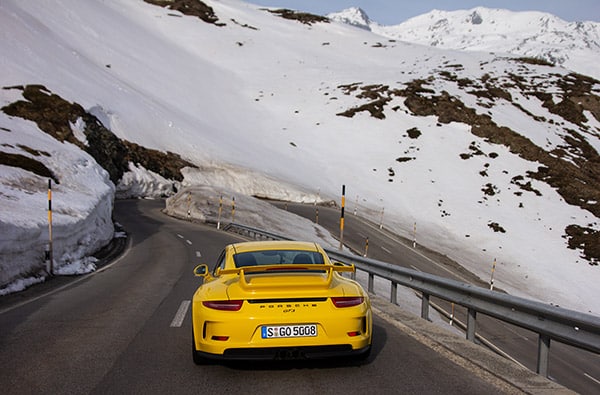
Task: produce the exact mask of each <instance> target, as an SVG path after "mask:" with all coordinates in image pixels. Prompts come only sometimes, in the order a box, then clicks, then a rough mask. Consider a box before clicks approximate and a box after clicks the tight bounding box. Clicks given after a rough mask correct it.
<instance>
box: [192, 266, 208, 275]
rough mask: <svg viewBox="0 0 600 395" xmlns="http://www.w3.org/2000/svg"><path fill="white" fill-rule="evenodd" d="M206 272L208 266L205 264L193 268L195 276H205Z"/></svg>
mask: <svg viewBox="0 0 600 395" xmlns="http://www.w3.org/2000/svg"><path fill="white" fill-rule="evenodd" d="M207 274H208V266H207V265H204V264H202V265H198V266H196V267H195V268H194V276H196V277H206V275H207Z"/></svg>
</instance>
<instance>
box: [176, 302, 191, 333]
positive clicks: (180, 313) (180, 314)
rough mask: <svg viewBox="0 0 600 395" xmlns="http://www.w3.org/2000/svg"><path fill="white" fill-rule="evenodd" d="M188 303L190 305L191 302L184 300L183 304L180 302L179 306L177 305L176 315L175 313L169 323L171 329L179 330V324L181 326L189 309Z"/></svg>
mask: <svg viewBox="0 0 600 395" xmlns="http://www.w3.org/2000/svg"><path fill="white" fill-rule="evenodd" d="M190 303H191V301H189V300H184V301H183V302H181V305H179V309H178V310H177V313H175V317H174V318H173V321H171V328H179V327H180V326H181V324H183V320H184V318H185V315H186V314H187V311H188V309H189V307H190Z"/></svg>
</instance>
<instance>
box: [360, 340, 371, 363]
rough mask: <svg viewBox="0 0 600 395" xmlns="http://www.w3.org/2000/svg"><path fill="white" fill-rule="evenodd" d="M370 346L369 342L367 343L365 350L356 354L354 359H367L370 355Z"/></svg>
mask: <svg viewBox="0 0 600 395" xmlns="http://www.w3.org/2000/svg"><path fill="white" fill-rule="evenodd" d="M372 347H373V346H372V345H371V344H369V348H368V349H367V350H366V351H365V352H363V353H362V354H358V355H357V356H356V359H357V360H358V361H361V362H363V361H366V360H367V359H369V357H370V356H371V348H372Z"/></svg>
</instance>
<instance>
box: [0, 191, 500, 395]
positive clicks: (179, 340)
mask: <svg viewBox="0 0 600 395" xmlns="http://www.w3.org/2000/svg"><path fill="white" fill-rule="evenodd" d="M163 205H164V203H163V202H161V201H148V200H135V201H117V202H116V206H115V214H114V215H115V219H116V220H117V221H118V222H119V223H120V224H122V225H123V227H124V228H125V230H126V231H127V232H128V234H129V238H128V246H127V248H126V250H125V252H124V253H123V255H121V256H120V257H119V258H118V259H116V260H115V261H113V262H111V263H110V264H108V265H106V266H103V267H102V268H100V269H99V270H98V271H97V272H95V273H94V274H92V275H87V276H83V277H74V278H57V279H54V280H51V281H49V282H48V283H47V284H43V285H40V286H35V287H32V288H30V289H29V290H28V291H25V292H23V293H20V294H18V295H12V296H9V297H3V298H1V299H0V367H1V368H0V388H1V391H2V393H3V394H87V393H92V394H108V393H120V394H121V393H122V394H142V393H143V394H154V393H172V394H187V393H189V394H198V393H244V394H246V393H257V394H272V393H286V394H294V393H319V394H325V393H343V394H358V393H360V394H364V393H377V394H385V393H443V394H489V393H498V389H497V388H496V387H494V386H493V385H492V384H490V383H488V382H487V381H485V380H483V379H482V378H479V377H476V376H474V375H473V374H472V373H470V372H468V371H467V370H465V369H464V368H462V367H461V366H459V365H456V364H455V363H453V362H452V361H450V360H449V359H447V358H445V357H443V356H442V355H441V354H438V353H436V352H435V351H433V350H432V349H430V348H428V347H426V346H425V345H423V344H421V343H419V342H418V341H416V340H415V339H414V338H413V337H411V336H409V335H407V334H405V333H404V332H402V331H400V330H399V329H397V328H396V327H395V326H393V325H391V324H389V323H388V322H387V321H385V320H383V319H381V318H379V317H375V322H374V344H373V352H372V354H371V356H370V358H369V359H368V360H367V361H365V362H360V363H359V362H356V361H352V360H347V359H344V360H327V361H317V362H306V361H297V362H294V361H283V362H281V361H280V362H277V363H256V362H252V363H235V364H227V363H217V364H213V365H208V366H196V365H194V364H193V362H192V358H191V322H190V312H189V308H188V307H189V304H188V302H189V300H190V299H191V297H192V294H193V292H194V290H195V288H196V287H197V286H198V285H199V283H200V280H199V279H198V278H196V277H194V276H193V274H192V269H193V267H194V266H195V265H196V264H198V263H201V262H206V263H212V262H214V261H215V260H216V258H217V255H218V253H219V252H220V250H221V249H222V248H223V246H224V245H225V244H227V243H231V242H235V241H240V240H241V239H240V237H239V236H236V235H232V234H228V233H226V232H222V231H217V230H216V229H215V228H214V227H210V226H206V225H202V224H194V223H189V222H185V221H178V220H175V219H172V218H170V217H167V216H165V215H164V214H162V213H161V211H160V210H161V208H162V207H163Z"/></svg>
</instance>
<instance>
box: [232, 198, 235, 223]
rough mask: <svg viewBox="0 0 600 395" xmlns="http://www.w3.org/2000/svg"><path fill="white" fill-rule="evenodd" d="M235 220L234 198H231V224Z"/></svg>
mask: <svg viewBox="0 0 600 395" xmlns="http://www.w3.org/2000/svg"><path fill="white" fill-rule="evenodd" d="M234 220H235V196H234V197H232V198H231V222H234Z"/></svg>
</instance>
